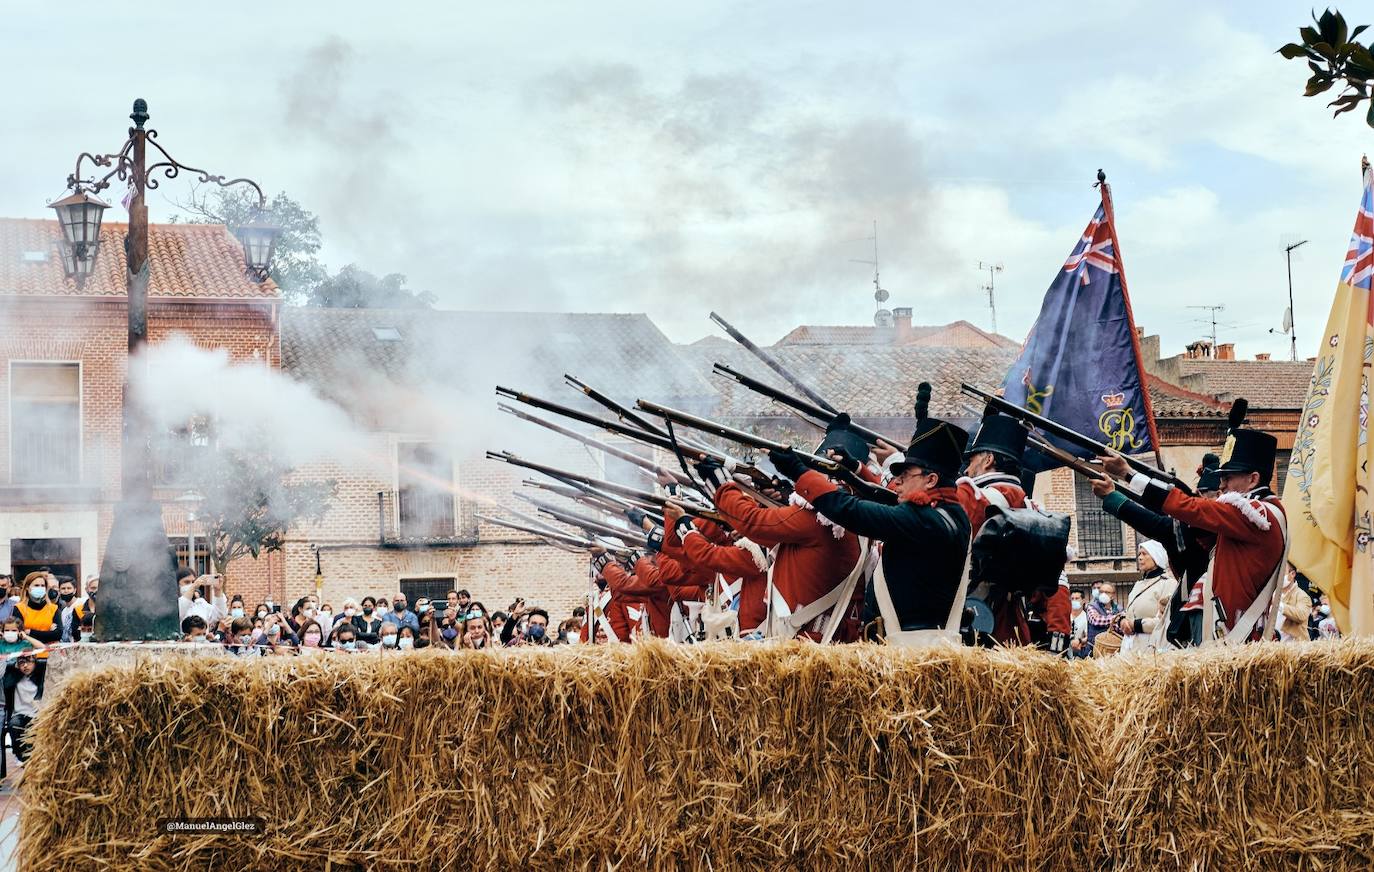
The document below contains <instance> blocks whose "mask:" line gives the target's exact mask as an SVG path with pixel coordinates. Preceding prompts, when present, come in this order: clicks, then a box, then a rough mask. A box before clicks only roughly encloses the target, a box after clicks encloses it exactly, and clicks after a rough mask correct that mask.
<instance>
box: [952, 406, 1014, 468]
mask: <svg viewBox="0 0 1374 872" xmlns="http://www.w3.org/2000/svg"><path fill="white" fill-rule="evenodd" d="M981 451H990V452H992V453H993V454H996V455H998V456H1000V457H1005V458H1007V459H1008V460H1015V461H1016V462H1017V463H1020V462H1021V455H1023V454H1025V452H1026V428H1025V427H1022V426H1021V422H1020V421H1017V420H1016V419H1015V418H1012V417H1009V416H1007V415H997V414H993V415H987V416H985V417H984V418H983V422H982V423H981V424H979V425H978V432H977V433H975V434H974V436H973V441H972V442H970V443H969V446H968V451H965V452H964V457H965V458H969V457H972V456H973V455H975V454H978V453H979V452H981Z"/></svg>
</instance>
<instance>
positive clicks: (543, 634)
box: [501, 603, 553, 646]
mask: <svg viewBox="0 0 1374 872" xmlns="http://www.w3.org/2000/svg"><path fill="white" fill-rule="evenodd" d="M517 612H520V614H516V613H512V614H511V620H509V621H506V625H505V626H504V627H503V628H502V629H501V644H502V645H510V644H511V643H512V642H513V641H514V639H515V625H516V623H517V622H518V621H519V619H520V618H521V617H524V618H525V630H524V634H523V644H525V645H541V646H543V645H552V644H553V639H551V638H550V636H549V613H548V612H546V611H544V610H543V609H541V608H538V607H535V608H532V609H528V610H526V609H525V606H524V604H523V603H521V605H520V606H519V607H518V609H517Z"/></svg>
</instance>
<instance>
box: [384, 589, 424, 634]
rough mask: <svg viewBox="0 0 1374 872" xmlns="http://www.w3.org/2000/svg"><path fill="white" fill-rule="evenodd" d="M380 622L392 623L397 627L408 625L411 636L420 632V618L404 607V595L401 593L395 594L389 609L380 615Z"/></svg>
mask: <svg viewBox="0 0 1374 872" xmlns="http://www.w3.org/2000/svg"><path fill="white" fill-rule="evenodd" d="M382 622H383V623H387V624H394V625H395V626H396V628H397V629H400V628H401V627H409V628H410V630H411V636H412V638H413V637H414V636H417V635H419V633H420V619H419V618H418V617H416V615H415V613H414V612H412V611H411V610H410V609H408V608H406V595H405V594H403V593H398V594H396V597H395V599H393V600H392V601H391V611H389V612H387V613H386V614H385V615H382Z"/></svg>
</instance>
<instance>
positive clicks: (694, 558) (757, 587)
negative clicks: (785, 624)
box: [682, 533, 768, 632]
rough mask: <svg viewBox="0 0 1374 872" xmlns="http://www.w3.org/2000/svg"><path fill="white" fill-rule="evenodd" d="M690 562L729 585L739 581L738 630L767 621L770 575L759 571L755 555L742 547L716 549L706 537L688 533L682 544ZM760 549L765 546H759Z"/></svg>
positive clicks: (763, 570) (765, 570) (733, 546)
mask: <svg viewBox="0 0 1374 872" xmlns="http://www.w3.org/2000/svg"><path fill="white" fill-rule="evenodd" d="M682 547H683V550H685V551H686V552H687V559H688V560H689V561H690V562H691V563H692V564H693V565H694V566H704V567H706V568H707V569H709V570H710V571H711V572H712V573H720V574H721V575H722V576H724V577H725V580H726V581H727V582H731V583H733V582H734V581H735V579H737V578H738V579H740V588H739V627H740V631H741V632H747V631H749V630H752V629H754V628H755V627H757V626H759V625H760V624H762V623H763V621H764V618H766V617H768V603H767V596H768V571H767V569H766V568H765V567H760V566H759V565H758V561H757V560H755V559H754V555H753V553H752V552H750V551H749V550H748V549H746V548H741V547H740V546H739V545H716V544H713V543H711V542H709V541H707V539H706V537H705V536H704V535H702V536H698V535H695V534H693V533H688V534H687V537H686V538H684V539H683V540H682ZM759 547H760V549H761V547H762V546H759Z"/></svg>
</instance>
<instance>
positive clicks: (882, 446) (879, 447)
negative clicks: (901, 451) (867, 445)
mask: <svg viewBox="0 0 1374 872" xmlns="http://www.w3.org/2000/svg"><path fill="white" fill-rule="evenodd" d="M870 450H871V451H872V452H873V459H874V460H876V461H878V463H879V464H883V463H886V462H887V459H888V458H889V457H891V456H892V455H894V454H896V453H897V451H898V449H897V448H896V447H895V446H892V445H888V444H887V443H886V442H881V441H880V442H878V443H877V444H875V445H874V446H873V447H872V448H871V449H870Z"/></svg>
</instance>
